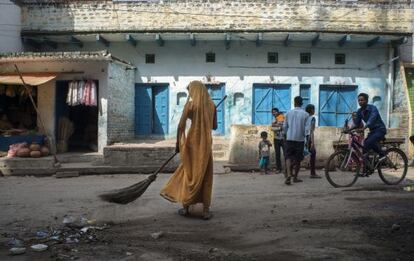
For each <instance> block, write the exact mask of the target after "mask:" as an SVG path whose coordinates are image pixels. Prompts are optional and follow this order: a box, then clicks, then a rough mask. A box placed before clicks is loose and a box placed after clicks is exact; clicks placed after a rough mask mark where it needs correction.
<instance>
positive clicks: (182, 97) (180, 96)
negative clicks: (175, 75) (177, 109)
mask: <svg viewBox="0 0 414 261" xmlns="http://www.w3.org/2000/svg"><path fill="white" fill-rule="evenodd" d="M186 101H187V93H185V92H179V93H177V105H179V106H180V105H182V106H184V104H185V102H186Z"/></svg>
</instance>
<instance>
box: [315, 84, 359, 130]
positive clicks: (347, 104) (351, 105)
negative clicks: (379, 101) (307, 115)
mask: <svg viewBox="0 0 414 261" xmlns="http://www.w3.org/2000/svg"><path fill="white" fill-rule="evenodd" d="M356 108H357V94H356V86H332V85H329V86H326V85H325V86H323V85H321V86H320V88H319V126H335V127H342V126H343V124H344V122H345V119H346V118H347V117H348V115H349V114H350V113H351V112H352V111H355V110H356Z"/></svg>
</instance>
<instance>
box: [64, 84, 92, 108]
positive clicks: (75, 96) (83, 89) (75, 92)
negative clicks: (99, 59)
mask: <svg viewBox="0 0 414 261" xmlns="http://www.w3.org/2000/svg"><path fill="white" fill-rule="evenodd" d="M66 103H67V104H68V105H69V106H76V105H86V106H97V104H98V90H97V86H96V83H95V81H92V80H87V81H71V82H70V83H69V89H68V94H67V97H66Z"/></svg>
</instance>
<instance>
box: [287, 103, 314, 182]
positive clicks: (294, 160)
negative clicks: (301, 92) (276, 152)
mask: <svg viewBox="0 0 414 261" xmlns="http://www.w3.org/2000/svg"><path fill="white" fill-rule="evenodd" d="M302 104H303V100H302V97H300V96H296V97H295V99H294V105H295V108H294V109H293V110H290V111H288V112H287V113H286V115H285V122H284V124H283V131H284V133H285V135H286V143H285V146H286V147H285V152H286V170H287V177H286V181H285V184H286V185H290V184H291V179H292V177H293V182H295V183H297V182H302V180H300V179H298V173H299V169H300V162H301V161H302V160H303V149H304V145H305V136H306V121H307V120H308V117H309V114H308V113H307V112H305V111H304V110H303V109H302V108H301V106H302Z"/></svg>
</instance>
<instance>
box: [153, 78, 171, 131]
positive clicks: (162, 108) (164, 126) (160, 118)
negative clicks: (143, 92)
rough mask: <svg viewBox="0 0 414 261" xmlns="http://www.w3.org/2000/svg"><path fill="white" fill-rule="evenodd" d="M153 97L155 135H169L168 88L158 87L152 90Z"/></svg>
mask: <svg viewBox="0 0 414 261" xmlns="http://www.w3.org/2000/svg"><path fill="white" fill-rule="evenodd" d="M152 97H153V108H154V109H153V112H154V113H153V131H152V133H153V134H159V135H163V134H167V133H168V97H169V95H168V87H167V86H156V87H153V88H152Z"/></svg>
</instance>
